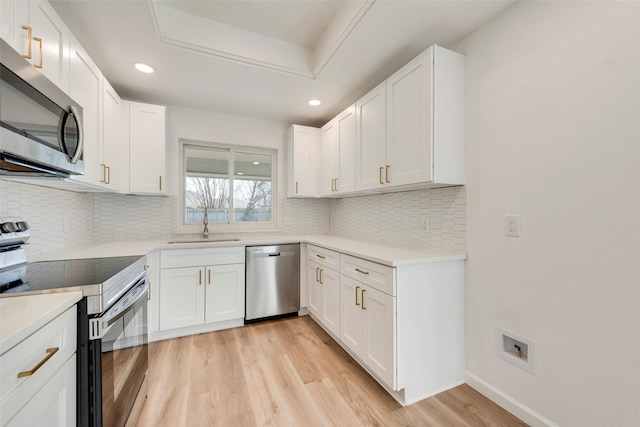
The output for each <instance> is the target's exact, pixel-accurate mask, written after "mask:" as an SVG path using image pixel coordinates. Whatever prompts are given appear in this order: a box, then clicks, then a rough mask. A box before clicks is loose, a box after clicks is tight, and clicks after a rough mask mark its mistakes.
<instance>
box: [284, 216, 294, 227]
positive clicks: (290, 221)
mask: <svg viewBox="0 0 640 427" xmlns="http://www.w3.org/2000/svg"><path fill="white" fill-rule="evenodd" d="M291 224H293V217H291V216H285V217H284V225H291Z"/></svg>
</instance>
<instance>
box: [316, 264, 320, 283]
mask: <svg viewBox="0 0 640 427" xmlns="http://www.w3.org/2000/svg"><path fill="white" fill-rule="evenodd" d="M318 271H320V269H319V268H317V267H316V282H319V281H320V280H319V279H318Z"/></svg>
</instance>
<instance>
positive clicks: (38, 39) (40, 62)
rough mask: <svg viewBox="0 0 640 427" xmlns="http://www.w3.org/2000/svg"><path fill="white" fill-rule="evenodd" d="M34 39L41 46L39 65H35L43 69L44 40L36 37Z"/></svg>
mask: <svg viewBox="0 0 640 427" xmlns="http://www.w3.org/2000/svg"><path fill="white" fill-rule="evenodd" d="M33 39H34V40H35V41H37V42H38V45H39V46H40V53H39V54H38V63H37V64H36V65H34V67H36V68H42V39H41V38H40V37H34V38H33Z"/></svg>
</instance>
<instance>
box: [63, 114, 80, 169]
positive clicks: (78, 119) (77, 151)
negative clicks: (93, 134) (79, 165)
mask: <svg viewBox="0 0 640 427" xmlns="http://www.w3.org/2000/svg"><path fill="white" fill-rule="evenodd" d="M69 110H70V111H71V114H73V117H74V118H75V120H76V125H77V127H78V147H77V148H76V152H75V153H74V154H73V157H72V158H71V163H74V164H75V163H76V162H77V161H78V160H79V159H80V156H81V155H82V151H83V150H84V129H83V128H82V122H81V121H80V113H79V112H78V109H77V108H76V107H74V106H73V105H72V106H70V107H69ZM63 132H64V131H63Z"/></svg>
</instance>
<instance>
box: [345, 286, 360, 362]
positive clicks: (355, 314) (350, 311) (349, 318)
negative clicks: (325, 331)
mask: <svg viewBox="0 0 640 427" xmlns="http://www.w3.org/2000/svg"><path fill="white" fill-rule="evenodd" d="M362 287H363V286H362V284H361V283H358V282H356V281H355V280H353V279H351V278H349V277H347V276H345V275H340V339H341V340H342V343H343V344H344V345H346V346H347V347H349V349H350V350H351V351H353V352H354V353H355V354H357V355H360V354H362V338H363V337H362V311H363V310H362Z"/></svg>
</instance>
